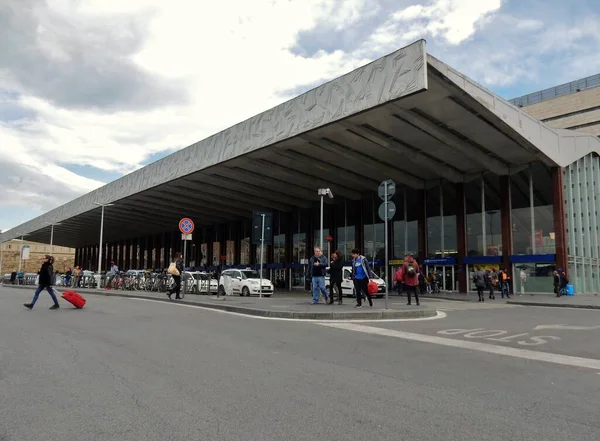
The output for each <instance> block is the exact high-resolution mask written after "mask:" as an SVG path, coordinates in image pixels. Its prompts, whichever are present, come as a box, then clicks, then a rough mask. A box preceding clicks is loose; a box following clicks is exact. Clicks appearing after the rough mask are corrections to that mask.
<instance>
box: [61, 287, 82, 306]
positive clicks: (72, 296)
mask: <svg viewBox="0 0 600 441" xmlns="http://www.w3.org/2000/svg"><path fill="white" fill-rule="evenodd" d="M61 297H62V298H63V299H65V300H66V301H67V302H69V303H70V304H72V305H73V306H74V307H75V308H77V309H81V308H83V307H84V306H85V299H84V298H83V297H82V296H81V295H79V294H77V293H76V292H75V291H65V292H63V293H62V295H61Z"/></svg>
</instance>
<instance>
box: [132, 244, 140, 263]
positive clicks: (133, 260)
mask: <svg viewBox="0 0 600 441" xmlns="http://www.w3.org/2000/svg"><path fill="white" fill-rule="evenodd" d="M131 267H132V268H133V269H139V268H138V259H137V239H133V240H132V241H131Z"/></svg>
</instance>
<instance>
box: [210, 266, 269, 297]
mask: <svg viewBox="0 0 600 441" xmlns="http://www.w3.org/2000/svg"><path fill="white" fill-rule="evenodd" d="M261 289H262V295H263V296H265V297H271V295H273V291H274V287H273V284H272V283H271V281H270V280H269V279H261V278H260V275H259V274H258V271H255V270H252V269H243V270H239V269H228V270H225V271H223V272H222V273H221V277H220V278H219V293H220V294H221V295H225V294H226V293H227V292H228V291H231V292H232V293H233V294H238V295H240V296H251V295H259V294H261Z"/></svg>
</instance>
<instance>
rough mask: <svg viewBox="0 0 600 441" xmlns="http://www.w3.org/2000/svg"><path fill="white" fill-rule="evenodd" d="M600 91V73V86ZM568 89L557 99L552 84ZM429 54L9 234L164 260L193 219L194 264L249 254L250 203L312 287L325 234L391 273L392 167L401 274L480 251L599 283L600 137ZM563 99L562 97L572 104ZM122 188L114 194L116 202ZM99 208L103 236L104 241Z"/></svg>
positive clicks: (590, 285)
mask: <svg viewBox="0 0 600 441" xmlns="http://www.w3.org/2000/svg"><path fill="white" fill-rule="evenodd" d="M599 90H600V89H599ZM557 98H560V97H557ZM540 102H541V101H540ZM527 109H528V104H527V103H523V102H517V101H513V102H512V103H511V102H508V101H506V100H504V99H502V98H500V97H498V96H496V95H495V94H493V93H492V92H490V91H489V90H487V89H485V88H484V87H482V86H480V85H479V84H477V83H475V82H474V81H472V80H470V79H469V78H467V77H466V76H465V75H463V74H461V73H460V72H458V71H457V70H455V69H453V68H451V67H450V66H448V65H446V64H445V63H443V62H442V61H440V60H438V59H436V58H435V57H433V56H431V55H429V54H427V51H426V43H425V42H424V41H423V40H420V41H417V42H415V43H413V44H411V45H409V46H407V47H405V48H402V49H399V50H398V51H396V52H394V53H392V54H390V55H387V56H385V57H383V58H381V59H378V60H376V61H373V62H372V63H370V64H368V65H366V66H363V67H361V68H359V69H357V70H355V71H353V72H350V73H348V74H346V75H344V76H342V77H340V78H338V79H335V80H333V81H330V82H328V83H326V84H323V85H321V86H319V87H317V88H315V89H313V90H311V91H309V92H307V93H305V94H303V95H301V96H298V97H297V98H294V99H292V100H290V101H288V102H285V103H283V104H281V105H279V106H277V107H275V108H273V109H270V110H268V111H266V112H264V113H262V114H260V115H256V116H254V117H252V118H250V119H248V120H246V121H244V122H241V123H239V124H237V125H235V126H233V127H231V128H229V129H227V130H224V131H223V132H220V133H218V134H216V135H214V136H211V137H209V138H207V139H205V140H202V141H199V142H197V143H195V144H193V145H191V146H189V147H187V148H185V149H183V150H180V151H178V152H176V153H174V154H172V155H170V156H167V157H165V158H164V159H162V160H160V161H157V162H155V163H152V164H150V165H148V166H146V167H144V168H142V169H140V170H137V171H135V172H133V173H131V174H129V175H127V176H124V177H122V178H120V179H118V180H116V181H114V182H111V183H109V184H107V185H105V186H103V187H101V188H99V189H97V190H95V191H93V192H91V193H89V194H86V195H84V196H82V197H80V198H78V199H76V200H73V201H71V202H69V203H67V204H65V205H63V206H61V207H58V208H56V209H55V210H52V211H51V212H49V213H46V214H44V215H43V216H40V217H38V218H36V219H33V220H31V221H29V222H27V223H25V224H23V225H20V226H18V227H15V228H14V229H12V230H9V231H8V232H6V233H4V234H3V235H2V239H1V240H2V241H7V240H11V239H14V238H17V237H18V236H19V235H21V234H25V233H26V234H27V239H28V240H34V241H38V242H48V240H49V237H50V228H51V227H50V226H49V225H50V224H52V223H60V225H59V226H58V225H57V226H55V227H54V232H53V234H54V243H55V244H57V245H61V246H67V247H73V248H76V257H75V260H76V264H79V265H82V266H83V267H84V268H85V269H91V270H97V266H98V253H99V247H100V246H102V247H103V256H104V257H103V264H102V270H106V268H107V266H108V263H109V262H110V261H111V260H114V261H116V263H117V264H118V265H119V267H120V268H122V269H143V268H148V269H150V268H155V269H158V268H164V267H166V266H168V262H169V256H170V255H171V254H172V252H175V251H177V250H182V246H183V245H182V241H181V233H180V232H179V229H178V223H179V220H180V219H181V218H183V217H189V218H191V219H192V220H193V221H194V223H195V225H196V228H195V231H194V232H193V234H192V240H191V241H190V242H189V243H187V256H188V262H187V264H188V266H190V267H196V268H199V269H203V270H211V269H215V268H223V267H233V266H242V267H247V266H255V265H257V264H258V262H259V260H260V257H259V251H260V247H257V246H256V245H255V244H253V243H252V240H251V238H252V213H253V211H254V210H267V211H269V212H272V213H273V243H272V245H269V246H267V247H266V252H265V263H266V265H265V267H266V268H267V271H268V274H269V277H271V278H272V279H275V278H279V279H283V280H284V281H285V284H286V287H288V288H290V289H292V288H294V287H303V286H304V270H305V263H306V259H308V258H309V257H310V256H311V254H312V248H313V246H314V245H315V244H317V243H318V242H319V236H320V196H319V195H318V193H317V192H318V189H319V188H329V189H331V192H332V193H333V196H334V197H333V199H329V198H325V207H324V218H323V223H324V236H325V237H326V239H327V243H326V246H325V248H326V251H327V249H329V251H333V250H335V249H339V250H341V251H342V252H343V253H344V254H345V255H346V256H347V257H348V256H349V255H350V250H351V249H353V248H359V249H361V250H362V252H363V254H364V255H365V256H367V258H369V259H370V260H372V261H373V262H374V264H375V269H376V272H379V273H380V274H382V273H385V272H386V265H385V261H384V256H385V245H384V244H385V242H384V236H385V231H384V223H383V220H382V219H380V218H379V216H378V208H379V205H380V203H381V200H380V198H379V196H378V194H377V189H378V186H379V184H380V182H381V181H383V180H386V179H392V180H393V181H394V182H395V183H396V192H395V194H394V196H393V198H392V200H393V201H394V203H395V205H396V207H397V210H396V213H395V216H394V218H393V219H392V220H391V221H390V223H389V231H388V235H389V244H388V251H389V257H390V262H389V264H390V267H389V268H388V269H387V272H388V274H389V273H392V272H393V271H394V269H395V267H397V266H398V265H399V264H400V263H401V261H402V259H403V257H404V256H405V255H406V254H407V253H410V254H413V255H414V256H415V257H417V258H418V259H419V262H421V263H422V264H423V266H424V267H425V268H426V270H427V271H436V272H437V273H438V274H441V275H442V280H443V282H442V288H443V289H444V290H447V291H458V292H466V291H468V290H469V289H470V286H469V285H470V283H469V281H470V277H469V274H470V272H471V271H472V270H473V268H474V267H477V266H481V267H487V266H495V267H497V268H505V269H508V271H509V273H510V275H511V277H512V280H513V289H515V290H518V291H523V292H552V289H553V287H552V278H551V273H552V271H553V270H554V269H555V268H565V269H566V270H567V272H568V274H569V276H570V278H571V281H572V283H573V284H574V285H575V289H576V291H577V292H580V293H582V292H598V291H600V286H599V285H600V240H599V231H598V228H599V226H600V225H599V223H600V221H599V219H598V212H599V211H600V198H599V197H600V162H599V160H598V153H599V152H600V140H599V139H598V137H597V136H595V134H594V133H586V132H582V131H579V130H573V129H564V128H559V127H551V124H550V123H551V122H542V121H540V120H539V119H536V118H535V117H534V116H532V115H531V114H530V113H528V112H527ZM567 113H568V112H567ZM108 204H110V205H108ZM102 206H104V224H103V238H104V239H103V243H102V244H99V241H100V233H99V232H100V225H101V210H102Z"/></svg>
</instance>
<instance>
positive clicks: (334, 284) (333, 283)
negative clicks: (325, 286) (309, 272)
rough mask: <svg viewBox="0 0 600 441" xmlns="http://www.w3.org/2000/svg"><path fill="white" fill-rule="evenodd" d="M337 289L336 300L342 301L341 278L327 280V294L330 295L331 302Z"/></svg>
mask: <svg viewBox="0 0 600 441" xmlns="http://www.w3.org/2000/svg"><path fill="white" fill-rule="evenodd" d="M336 290H337V292H338V302H339V303H342V296H343V292H342V281H341V280H335V279H334V280H329V296H330V297H331V301H332V302H333V294H334V292H335V291H336Z"/></svg>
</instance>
